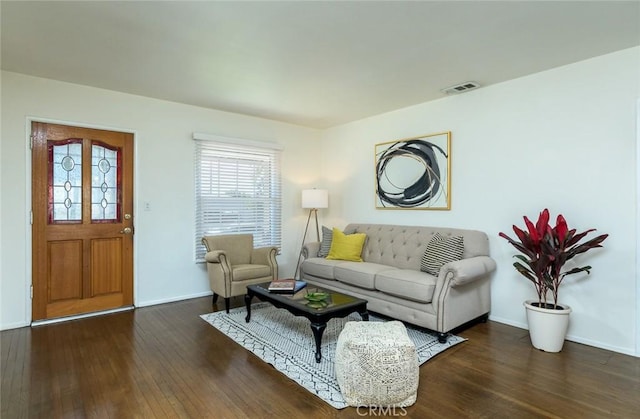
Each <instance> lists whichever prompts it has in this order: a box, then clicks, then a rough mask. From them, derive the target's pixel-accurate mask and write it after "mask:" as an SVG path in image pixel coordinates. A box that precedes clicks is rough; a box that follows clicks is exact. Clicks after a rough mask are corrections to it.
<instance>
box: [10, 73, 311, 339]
mask: <svg viewBox="0 0 640 419" xmlns="http://www.w3.org/2000/svg"><path fill="white" fill-rule="evenodd" d="M1 77H2V79H1V81H2V91H1V95H2V131H1V133H2V141H1V142H0V146H1V148H0V150H1V153H0V158H1V160H0V162H1V164H0V174H1V176H0V180H1V182H2V183H1V195H0V198H1V201H0V213H1V214H2V218H1V230H0V232H1V234H2V235H1V238H0V246H1V249H2V253H0V275H1V277H0V304H1V308H0V329H8V328H13V327H20V326H25V325H28V324H29V323H30V321H31V306H30V304H31V303H30V300H29V298H28V292H29V286H30V284H31V267H30V263H31V262H30V261H31V259H30V258H31V255H30V253H31V240H30V235H31V228H30V225H29V222H28V220H29V218H28V215H29V210H30V196H29V190H30V158H31V155H30V150H29V148H28V147H27V140H26V139H27V136H28V133H29V131H30V128H29V127H28V123H27V121H28V118H29V117H32V118H35V119H39V120H55V121H60V122H68V123H70V124H77V125H90V126H96V127H105V128H111V129H116V130H117V129H121V130H124V131H133V132H134V133H135V153H136V156H135V191H134V195H135V203H134V206H135V210H136V211H135V214H134V221H135V223H134V224H135V228H136V235H135V242H134V244H135V273H134V275H135V280H134V281H135V285H134V287H135V290H134V292H135V304H136V305H137V306H143V305H149V304H155V303H160V302H166V301H172V300H179V299H184V298H189V297H193V296H198V295H204V294H206V293H209V292H210V291H209V284H208V280H207V278H206V273H205V270H206V268H205V267H204V266H203V265H201V264H199V265H196V264H195V263H194V262H193V258H194V257H193V254H194V250H193V243H194V231H195V227H194V219H195V206H194V164H193V162H194V143H193V140H192V139H191V138H192V133H193V132H201V133H208V134H217V135H221V136H225V137H237V138H246V139H251V140H258V141H267V142H276V143H278V144H281V145H283V147H284V151H283V159H282V162H283V163H282V164H283V202H284V205H283V226H284V227H283V247H282V254H281V255H280V256H278V262H279V264H280V268H281V269H280V275H283V276H291V275H293V271H294V268H295V262H296V260H297V256H298V251H299V246H300V241H301V237H299V236H301V232H302V229H303V227H304V222H305V221H306V213H305V212H304V211H303V210H302V209H301V208H300V191H301V189H303V188H306V187H311V186H322V185H320V184H319V181H318V176H319V173H320V162H319V161H318V159H317V158H316V156H315V151H316V147H317V144H318V140H319V138H320V132H319V131H317V130H313V129H308V128H303V127H298V126H294V125H290V124H284V123H280V122H275V121H269V120H264V119H259V118H252V117H247V116H242V115H237V114H231V113H225V112H219V111H213V110H208V109H203V108H198V107H193V106H187V105H182V104H177V103H172V102H166V101H161V100H154V99H149V98H144V97H140V96H134V95H128V94H123V93H118V92H113V91H107V90H102V89H96V88H91V87H86V86H79V85H74V84H69V83H62V82H57V81H53V80H47V79H42V78H35V77H30V76H25V75H20V74H16V73H10V72H2V75H1ZM144 202H149V203H150V205H151V211H148V212H147V211H143V203H144Z"/></svg>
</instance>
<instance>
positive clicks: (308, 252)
mask: <svg viewBox="0 0 640 419" xmlns="http://www.w3.org/2000/svg"><path fill="white" fill-rule="evenodd" d="M319 251H320V242H308V243H305V244H304V245H303V246H302V256H303V257H304V259H309V258H316V257H318V252H319Z"/></svg>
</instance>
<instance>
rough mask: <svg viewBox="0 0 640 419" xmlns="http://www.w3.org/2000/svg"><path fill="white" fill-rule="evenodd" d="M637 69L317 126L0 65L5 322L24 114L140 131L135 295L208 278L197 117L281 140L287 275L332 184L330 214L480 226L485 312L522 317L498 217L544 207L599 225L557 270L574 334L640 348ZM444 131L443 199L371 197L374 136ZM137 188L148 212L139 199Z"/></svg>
mask: <svg viewBox="0 0 640 419" xmlns="http://www.w3.org/2000/svg"><path fill="white" fill-rule="evenodd" d="M639 71H640V48H633V49H629V50H625V51H620V52H617V53H614V54H609V55H606V56H602V57H597V58H595V59H591V60H588V61H584V62H580V63H576V64H573V65H569V66H565V67H561V68H557V69H554V70H551V71H546V72H543V73H538V74H535V75H532V76H529V77H525V78H521V79H518V80H514V81H510V82H506V83H501V84H498V85H494V86H489V87H485V88H482V89H478V90H476V91H472V92H469V93H465V94H462V95H459V96H453V97H448V98H445V99H442V100H438V101H434V102H428V103H424V104H420V105H417V106H413V107H410V108H405V109H401V110H397V111H394V112H390V113H387V114H384V115H380V116H376V117H372V118H368V119H365V120H361V121H357V122H354V123H350V124H346V125H342V126H339V127H335V128H332V129H329V130H326V131H325V132H319V131H316V130H311V129H306V128H301V127H297V126H292V125H288V124H283V123H278V122H273V121H267V120H262V119H258V118H251V117H246V116H241V115H236V114H230V113H224V112H217V111H212V110H207V109H202V108H197V107H191V106H186V105H180V104H176V103H170V102H164V101H159V100H153V99H148V98H143V97H139V96H133V95H126V94H122V93H117V92H111V91H106V90H101V89H95V88H89V87H84V86H78V85H73V84H68V83H61V82H56V81H51V80H46V79H40V78H34V77H29V76H24V75H19V74H14V73H7V72H2V86H1V87H2V91H1V95H2V103H1V106H2V130H1V133H2V139H1V142H0V163H1V164H0V182H1V184H0V186H1V190H0V192H1V193H0V214H1V215H2V218H1V226H0V233H1V238H0V248H1V249H2V252H1V253H0V274H1V277H0V293H1V294H0V304H1V307H0V316H1V317H0V328H2V329H6V328H11V327H19V326H23V325H26V324H28V323H29V320H30V316H31V314H30V306H29V304H30V303H29V300H28V294H27V293H28V286H29V284H30V281H31V279H30V266H29V263H30V239H29V235H30V227H29V225H28V210H29V205H28V204H29V201H30V198H29V196H28V191H29V163H28V159H29V158H30V154H29V150H28V148H27V146H26V136H27V132H28V130H27V118H28V117H29V116H31V117H37V118H42V119H54V120H60V121H68V122H70V123H77V124H89V125H96V126H104V127H109V128H120V129H123V130H132V131H135V133H136V137H135V138H136V191H135V196H136V198H135V200H136V210H137V211H136V214H137V215H136V224H135V225H136V243H135V244H136V268H135V269H136V272H135V275H136V279H135V282H136V305H139V306H140V305H146V304H154V303H158V302H163V301H170V300H174V299H181V298H188V297H191V296H197V295H201V294H203V293H206V292H207V291H208V285H207V280H206V276H205V274H204V270H203V267H202V266H199V265H195V264H193V262H192V259H193V255H192V253H193V250H192V241H193V218H194V205H193V143H192V141H191V139H190V138H191V133H192V132H194V131H196V132H203V133H210V134H218V135H222V136H228V137H243V138H249V139H254V140H262V141H275V142H278V143H280V144H283V145H284V147H285V152H284V158H283V166H284V167H283V173H284V176H283V180H284V197H283V198H284V199H283V202H284V207H283V225H284V236H283V246H284V247H283V255H282V256H280V257H279V259H278V260H279V262H280V264H281V266H282V268H283V269H282V270H281V276H291V275H292V274H293V269H294V264H295V260H296V258H297V252H298V250H299V246H300V240H301V237H299V236H300V235H301V233H302V229H303V227H304V223H305V221H306V213H305V212H304V211H303V210H301V209H300V208H299V207H300V190H301V189H303V188H305V187H312V186H319V187H327V188H328V189H329V191H330V208H329V209H328V210H321V212H320V217H321V219H322V223H323V224H325V225H335V226H344V224H346V223H347V222H351V221H354V222H377V223H397V224H421V225H441V226H456V227H463V228H475V229H479V230H483V231H486V232H487V233H488V234H489V238H490V241H491V252H492V255H493V257H494V258H496V260H497V262H498V270H497V272H496V274H495V276H494V278H493V290H492V297H493V304H492V312H491V318H492V319H493V320H496V321H500V322H504V323H508V324H512V325H516V326H519V327H526V326H525V317H524V309H523V308H522V301H523V300H525V299H527V298H531V297H532V295H533V288H531V287H530V286H529V284H528V283H526V281H524V280H523V279H522V278H520V277H518V275H517V274H516V273H515V272H514V270H513V269H512V268H511V264H512V263H513V260H512V255H513V254H514V251H513V249H512V248H510V247H509V245H508V244H507V243H506V242H504V241H503V240H501V239H499V238H498V236H497V234H498V232H500V231H505V232H508V231H510V228H511V224H513V223H517V224H518V225H521V217H522V215H524V214H526V215H529V216H530V217H534V216H536V215H537V213H538V212H539V211H540V210H542V209H543V208H544V207H548V208H549V209H550V210H551V212H552V213H553V214H554V215H555V214H557V213H559V212H560V213H562V214H564V215H565V216H566V218H567V219H568V221H569V223H570V225H571V226H573V227H575V228H577V229H579V230H583V229H587V228H592V227H593V228H597V229H598V232H603V233H604V232H606V233H609V234H610V235H611V237H610V238H609V239H608V240H607V241H606V242H605V248H604V249H598V250H595V251H593V253H591V254H588V255H585V258H583V259H581V261H583V262H585V263H588V264H590V265H592V266H593V271H592V273H591V275H590V276H588V277H586V278H578V277H574V278H570V279H568V280H567V284H566V285H563V289H562V291H561V295H560V299H561V300H562V302H564V303H567V304H569V305H570V306H572V308H573V309H574V313H573V314H572V319H571V325H570V329H569V336H568V337H569V339H571V340H574V341H578V342H583V343H587V344H590V345H594V346H599V347H603V348H607V349H611V350H614V351H618V352H622V353H630V354H632V353H635V354H638V355H640V352H636V346H637V347H639V348H640V343H638V340H639V337H638V330H640V326H639V325H637V324H636V322H637V321H638V318H639V315H638V311H639V310H640V307H639V305H638V302H637V300H636V295H637V292H636V281H637V277H638V271H637V266H636V254H637V252H638V248H637V237H636V231H637V230H638V225H637V220H636V213H637V202H638V200H637V190H638V185H637V160H636V158H637V157H636V156H637V153H636V146H637V144H636V132H637V131H636V129H637V128H636V124H637V122H636V121H637V115H636V112H637V105H636V104H637V101H638V98H640V87H639V81H638V72H639ZM478 81H479V82H482V80H478ZM446 130H450V131H452V148H453V150H452V162H453V166H452V193H453V196H452V209H451V211H394V210H390V211H380V210H376V209H375V207H374V176H373V162H374V157H373V147H374V144H375V143H378V142H384V141H391V140H393V139H399V138H404V137H410V136H416V135H421V134H428V133H434V132H440V131H446ZM318 141H319V142H318ZM319 144H321V145H320V146H319ZM318 147H321V152H322V159H321V161H319V160H320V159H317V150H318ZM147 201H148V202H150V203H151V205H152V211H150V212H144V211H141V210H142V203H143V202H147ZM638 287H639V288H638V289H640V285H638Z"/></svg>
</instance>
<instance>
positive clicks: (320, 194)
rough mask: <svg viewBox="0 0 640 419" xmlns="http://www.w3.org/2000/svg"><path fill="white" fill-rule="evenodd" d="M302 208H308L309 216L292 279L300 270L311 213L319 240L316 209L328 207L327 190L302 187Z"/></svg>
mask: <svg viewBox="0 0 640 419" xmlns="http://www.w3.org/2000/svg"><path fill="white" fill-rule="evenodd" d="M302 208H305V209H309V216H308V217H307V225H306V226H305V228H304V235H303V236H302V244H301V245H300V254H299V255H298V263H297V264H296V273H295V274H294V275H293V277H294V279H298V271H299V270H300V261H301V260H302V249H303V248H304V243H305V240H306V239H307V232H308V231H309V223H310V222H311V215H313V216H314V218H315V220H316V238H317V241H320V227H319V226H318V209H320V208H329V192H327V190H326V189H304V190H303V191H302Z"/></svg>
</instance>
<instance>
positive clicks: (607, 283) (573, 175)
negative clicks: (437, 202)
mask: <svg viewBox="0 0 640 419" xmlns="http://www.w3.org/2000/svg"><path fill="white" fill-rule="evenodd" d="M639 56H640V48H633V49H628V50H624V51H620V52H617V53H613V54H609V55H606V56H602V57H597V58H595V59H591V60H588V61H584V62H580V63H576V64H572V65H568V66H565V67H561V68H557V69H553V70H550V71H546V72H542V73H538V74H535V75H532V76H529V77H524V78H520V79H517V80H513V81H509V82H505V83H501V84H498V85H494V86H489V87H485V88H481V89H478V90H476V91H472V92H468V93H465V94H461V95H458V96H452V97H448V98H444V99H441V100H438V101H433V102H428V103H424V104H420V105H417V106H413V107H409V108H405V109H401V110H397V111H394V112H390V113H387V114H383V115H379V116H376V117H372V118H368V119H365V120H361V121H357V122H354V123H349V124H346V125H342V126H339V127H335V128H332V129H329V130H326V131H325V132H324V134H323V136H324V141H323V146H324V162H325V164H324V175H325V176H326V178H327V179H328V181H327V187H328V188H329V190H330V192H331V199H332V204H331V208H330V210H329V212H328V213H327V214H326V215H325V220H324V223H325V224H333V225H335V226H338V227H342V226H344V224H346V223H348V222H375V223H395V224H409V225H411V224H417V225H438V226H455V227H463V228H473V229H478V230H483V231H485V232H487V234H488V235H489V239H490V242H491V254H492V256H493V257H494V258H495V259H496V260H497V263H498V270H497V272H496V273H495V275H494V277H493V283H492V309H491V319H493V320H496V321H499V322H504V323H507V324H511V325H515V326H519V327H526V319H525V312H524V308H523V307H522V302H523V301H524V300H525V299H528V298H532V297H535V292H534V289H533V286H532V285H530V283H529V282H527V281H526V280H525V279H524V278H522V277H520V276H518V274H517V273H516V272H515V270H514V269H513V268H512V266H511V265H512V263H513V258H512V255H513V254H514V253H515V250H514V249H513V248H511V247H510V245H509V244H508V243H507V242H506V241H504V240H503V239H500V238H499V237H498V232H500V231H504V232H508V233H510V232H511V231H512V230H511V225H512V224H514V223H515V224H518V225H522V216H523V215H528V216H529V217H530V218H531V217H537V215H538V213H539V212H540V211H541V210H542V209H544V208H545V207H548V208H549V210H550V211H551V213H552V214H553V216H554V218H555V216H556V215H557V214H558V213H562V214H563V215H564V216H565V217H566V218H567V220H568V222H569V224H570V227H575V228H577V229H578V230H580V231H582V230H586V229H588V228H597V229H598V233H609V234H610V237H609V239H607V241H605V243H604V245H605V246H604V249H597V250H594V251H592V253H589V254H587V255H583V256H584V257H583V258H581V259H579V260H578V261H579V262H582V263H583V264H590V265H592V266H593V270H592V272H591V275H589V276H588V277H578V276H574V277H569V279H567V280H566V282H565V284H563V286H562V289H561V291H560V300H561V302H563V303H566V304H568V305H570V306H571V307H572V308H573V310H574V311H573V314H572V317H571V324H570V328H569V332H568V338H569V339H570V340H574V341H577V342H582V343H587V344H590V345H594V346H598V347H602V348H607V349H611V350H614V351H618V352H623V353H628V354H634V353H636V352H635V351H636V342H637V340H638V336H637V330H638V328H637V327H636V321H637V319H638V316H637V314H636V311H637V310H638V309H639V307H638V302H637V300H636V281H637V277H638V272H637V268H636V261H635V258H636V253H637V243H636V223H637V220H636V205H637V200H636V194H637V185H636V183H637V177H636V171H637V167H636V164H637V161H636V121H637V118H636V112H637V105H636V103H637V100H638V98H639V97H640V87H639V83H638V72H639V71H640V59H639ZM478 81H479V82H482V80H478ZM441 131H451V132H452V175H451V176H452V193H453V195H452V209H451V211H412V210H409V211H407V210H384V211H382V210H376V209H375V205H374V168H373V162H374V156H373V153H374V144H375V143H379V142H385V141H391V140H394V139H401V138H405V137H411V136H418V135H423V134H429V133H436V132H441ZM576 259H577V258H576ZM639 355H640V354H639Z"/></svg>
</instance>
